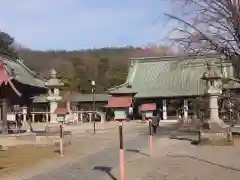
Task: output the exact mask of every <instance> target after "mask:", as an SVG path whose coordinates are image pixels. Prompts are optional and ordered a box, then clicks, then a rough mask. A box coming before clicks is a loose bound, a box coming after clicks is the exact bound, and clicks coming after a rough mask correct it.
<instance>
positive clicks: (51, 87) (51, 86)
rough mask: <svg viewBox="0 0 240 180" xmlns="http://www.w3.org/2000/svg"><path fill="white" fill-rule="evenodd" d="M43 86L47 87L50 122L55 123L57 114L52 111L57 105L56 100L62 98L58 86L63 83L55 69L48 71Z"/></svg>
mask: <svg viewBox="0 0 240 180" xmlns="http://www.w3.org/2000/svg"><path fill="white" fill-rule="evenodd" d="M45 86H46V87H47V88H48V96H47V101H49V104H50V123H57V119H56V118H57V115H56V114H54V111H55V110H56V108H57V107H58V102H59V101H60V100H61V99H62V97H61V96H60V90H59V88H61V87H63V86H64V84H63V83H62V82H61V80H60V79H58V78H57V72H56V70H55V69H52V70H51V71H50V78H49V80H48V81H47V82H46V83H45Z"/></svg>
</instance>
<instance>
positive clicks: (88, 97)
mask: <svg viewBox="0 0 240 180" xmlns="http://www.w3.org/2000/svg"><path fill="white" fill-rule="evenodd" d="M108 97H109V95H108V94H95V101H96V102H107V101H108ZM68 99H70V100H71V101H72V102H92V101H93V96H92V94H81V93H76V92H75V93H72V94H71V95H68V94H66V95H64V98H63V101H65V100H68ZM33 102H34V103H46V102H47V100H46V97H45V96H35V97H34V98H33Z"/></svg>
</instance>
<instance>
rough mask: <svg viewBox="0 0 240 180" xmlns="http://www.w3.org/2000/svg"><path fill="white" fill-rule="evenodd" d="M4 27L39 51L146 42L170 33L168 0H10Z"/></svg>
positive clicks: (5, 5)
mask: <svg viewBox="0 0 240 180" xmlns="http://www.w3.org/2000/svg"><path fill="white" fill-rule="evenodd" d="M1 6H2V8H1V11H0V16H1V21H0V28H1V30H3V31H5V32H7V33H9V34H10V35H11V36H13V37H14V38H15V39H16V41H17V42H19V43H20V44H22V45H24V46H26V47H29V48H32V49H39V50H49V49H66V50H77V49H86V48H100V47H109V46H126V45H132V46H144V45H147V44H149V43H156V42H158V41H159V40H160V39H161V38H162V37H163V36H164V35H165V33H166V31H167V30H166V28H164V23H163V22H164V21H163V20H162V18H159V19H158V20H157V18H158V17H159V16H163V12H165V11H166V10H167V9H168V7H169V5H168V3H167V2H166V0H7V1H3V2H1Z"/></svg>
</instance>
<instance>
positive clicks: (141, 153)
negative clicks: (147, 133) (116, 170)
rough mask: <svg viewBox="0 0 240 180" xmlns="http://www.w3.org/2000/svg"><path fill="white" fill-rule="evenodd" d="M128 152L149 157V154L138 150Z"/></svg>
mask: <svg viewBox="0 0 240 180" xmlns="http://www.w3.org/2000/svg"><path fill="white" fill-rule="evenodd" d="M126 151H127V152H132V153H136V154H140V155H144V156H149V154H146V153H143V152H141V151H140V150H138V149H127V150H126Z"/></svg>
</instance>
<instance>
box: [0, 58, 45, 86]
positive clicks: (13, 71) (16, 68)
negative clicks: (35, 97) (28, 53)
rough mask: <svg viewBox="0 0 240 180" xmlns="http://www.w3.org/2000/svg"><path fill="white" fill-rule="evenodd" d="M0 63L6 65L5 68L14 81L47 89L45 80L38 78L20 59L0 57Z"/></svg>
mask: <svg viewBox="0 0 240 180" xmlns="http://www.w3.org/2000/svg"><path fill="white" fill-rule="evenodd" d="M0 61H2V62H3V63H4V68H5V70H6V72H7V74H8V75H9V77H12V78H13V79H14V80H16V81H18V82H20V83H22V84H25V85H29V86H33V87H39V88H45V85H44V79H42V78H40V77H38V76H37V75H36V74H35V73H34V72H33V71H31V70H30V69H29V68H28V67H27V66H26V65H24V64H23V62H22V61H21V60H19V59H16V58H12V57H10V56H9V57H8V56H6V55H0Z"/></svg>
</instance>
